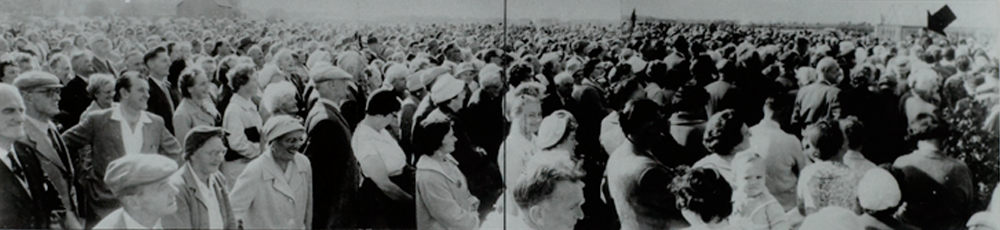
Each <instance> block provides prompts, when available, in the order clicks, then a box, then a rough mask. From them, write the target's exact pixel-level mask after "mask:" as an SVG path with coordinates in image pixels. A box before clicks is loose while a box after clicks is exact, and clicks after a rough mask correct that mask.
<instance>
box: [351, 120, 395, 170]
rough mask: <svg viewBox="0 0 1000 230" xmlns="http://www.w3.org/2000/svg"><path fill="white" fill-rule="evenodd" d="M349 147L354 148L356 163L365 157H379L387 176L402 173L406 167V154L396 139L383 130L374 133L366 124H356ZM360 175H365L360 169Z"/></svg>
mask: <svg viewBox="0 0 1000 230" xmlns="http://www.w3.org/2000/svg"><path fill="white" fill-rule="evenodd" d="M351 147H353V148H354V156H355V157H356V158H357V159H358V161H364V159H365V158H367V157H373V156H374V157H379V158H380V159H382V163H384V164H385V170H386V172H387V173H388V174H387V175H388V176H396V175H399V174H402V173H403V167H405V166H406V154H405V153H403V148H401V147H399V143H397V142H396V139H395V138H393V137H392V135H389V132H388V131H386V130H385V129H382V130H379V131H375V129H374V128H372V127H370V126H368V125H367V124H364V123H361V124H358V127H357V128H356V129H355V130H354V136H352V137H351ZM362 174H365V176H366V177H367V174H368V173H366V172H365V170H364V168H362Z"/></svg>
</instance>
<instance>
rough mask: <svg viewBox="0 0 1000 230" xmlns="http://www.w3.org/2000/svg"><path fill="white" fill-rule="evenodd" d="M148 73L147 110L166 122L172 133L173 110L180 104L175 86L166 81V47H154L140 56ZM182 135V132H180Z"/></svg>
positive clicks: (168, 71)
mask: <svg viewBox="0 0 1000 230" xmlns="http://www.w3.org/2000/svg"><path fill="white" fill-rule="evenodd" d="M142 60H143V63H145V64H146V68H147V69H149V75H148V76H146V80H148V83H149V90H148V91H149V100H147V109H146V110H147V111H149V112H150V113H153V114H156V115H159V116H160V117H161V118H163V121H164V122H165V123H166V124H168V125H167V131H170V133H171V134H173V133H174V126H173V124H174V122H173V118H174V110H175V109H176V108H177V105H178V104H180V96H179V95H178V93H177V91H176V89H175V88H173V87H172V86H171V85H170V81H167V75H168V74H170V57H168V56H167V49H166V48H163V47H156V48H154V49H152V50H150V51H149V52H147V53H146V55H145V56H143V58H142ZM181 135H183V134H181Z"/></svg>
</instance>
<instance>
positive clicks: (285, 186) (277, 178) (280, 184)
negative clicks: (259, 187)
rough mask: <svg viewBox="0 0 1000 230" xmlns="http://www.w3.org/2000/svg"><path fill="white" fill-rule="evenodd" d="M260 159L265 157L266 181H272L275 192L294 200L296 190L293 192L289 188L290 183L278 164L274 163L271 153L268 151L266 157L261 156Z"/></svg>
mask: <svg viewBox="0 0 1000 230" xmlns="http://www.w3.org/2000/svg"><path fill="white" fill-rule="evenodd" d="M260 157H263V158H264V160H265V161H266V163H265V164H264V166H265V169H266V170H265V172H264V179H265V180H271V186H273V187H274V189H275V190H278V192H280V193H281V194H283V195H285V196H287V197H288V198H289V199H293V200H294V199H295V190H292V187H291V186H289V183H288V181H287V180H285V175H284V173H283V172H281V168H278V163H276V162H274V157H273V156H271V151H270V150H267V153H266V155H261V156H260ZM296 165H297V164H296ZM292 170H295V169H292Z"/></svg>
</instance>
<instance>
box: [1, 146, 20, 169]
mask: <svg viewBox="0 0 1000 230" xmlns="http://www.w3.org/2000/svg"><path fill="white" fill-rule="evenodd" d="M12 150H14V146H13V145H11V146H10V150H6V149H2V148H0V159H2V160H3V162H7V163H8V164H7V165H8V167H9V166H10V165H11V164H10V163H13V162H10V158H7V155H10V154H14V152H13V151H12ZM15 158H16V157H15Z"/></svg>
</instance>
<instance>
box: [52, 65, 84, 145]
mask: <svg viewBox="0 0 1000 230" xmlns="http://www.w3.org/2000/svg"><path fill="white" fill-rule="evenodd" d="M87 85H88V84H87V82H86V81H84V80H83V78H81V77H80V76H76V77H74V78H73V80H70V81H69V82H67V83H66V86H63V88H62V91H61V92H60V93H59V98H60V99H59V110H60V111H59V114H58V115H56V117H55V120H56V121H57V123H58V124H59V125H61V126H62V128H60V129H59V131H65V130H67V129H69V128H70V127H73V126H74V125H76V123H78V122H80V115H81V114H83V111H85V110H87V106H90V102H91V101H93V99H90V94H88V93H87Z"/></svg>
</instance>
